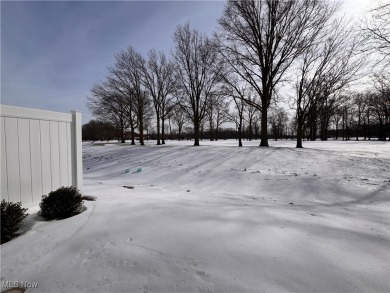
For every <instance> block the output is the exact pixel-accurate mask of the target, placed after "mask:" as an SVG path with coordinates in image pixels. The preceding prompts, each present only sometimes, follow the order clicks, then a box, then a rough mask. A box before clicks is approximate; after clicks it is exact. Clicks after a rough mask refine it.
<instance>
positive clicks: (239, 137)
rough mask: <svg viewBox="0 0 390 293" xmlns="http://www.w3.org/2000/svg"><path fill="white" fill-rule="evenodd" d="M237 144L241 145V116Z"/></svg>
mask: <svg viewBox="0 0 390 293" xmlns="http://www.w3.org/2000/svg"><path fill="white" fill-rule="evenodd" d="M238 146H239V147H242V117H240V122H239V123H238Z"/></svg>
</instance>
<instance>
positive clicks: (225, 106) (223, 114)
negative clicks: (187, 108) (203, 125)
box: [206, 92, 230, 141]
mask: <svg viewBox="0 0 390 293" xmlns="http://www.w3.org/2000/svg"><path fill="white" fill-rule="evenodd" d="M229 107H230V103H229V101H227V100H226V96H225V95H224V94H223V93H222V92H220V93H216V94H214V95H212V96H211V97H210V99H209V102H208V103H207V111H206V115H207V117H208V120H209V127H210V140H211V141H213V140H214V139H215V140H218V131H219V127H220V126H221V125H222V124H223V123H225V122H227V121H228V120H229V119H228V113H229ZM214 132H215V133H214ZM214 134H215V135H214Z"/></svg>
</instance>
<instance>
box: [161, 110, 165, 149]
mask: <svg viewBox="0 0 390 293" xmlns="http://www.w3.org/2000/svg"><path fill="white" fill-rule="evenodd" d="M161 144H165V116H164V114H163V115H162V116H161Z"/></svg>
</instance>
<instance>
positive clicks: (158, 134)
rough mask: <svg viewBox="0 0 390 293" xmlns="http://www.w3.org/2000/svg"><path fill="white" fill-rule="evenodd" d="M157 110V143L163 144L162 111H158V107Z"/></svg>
mask: <svg viewBox="0 0 390 293" xmlns="http://www.w3.org/2000/svg"><path fill="white" fill-rule="evenodd" d="M156 112H157V145H160V144H161V141H160V113H158V111H157V109H156Z"/></svg>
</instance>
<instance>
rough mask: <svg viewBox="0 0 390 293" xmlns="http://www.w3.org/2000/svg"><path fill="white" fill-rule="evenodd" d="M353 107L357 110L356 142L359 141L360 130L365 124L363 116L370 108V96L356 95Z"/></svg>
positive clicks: (364, 94)
mask: <svg viewBox="0 0 390 293" xmlns="http://www.w3.org/2000/svg"><path fill="white" fill-rule="evenodd" d="M352 99H353V106H354V109H355V111H354V112H355V117H354V118H355V130H356V140H359V130H360V127H361V125H362V122H363V116H364V113H365V112H366V108H367V106H368V94H367V93H355V94H353V98H352Z"/></svg>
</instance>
